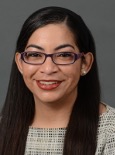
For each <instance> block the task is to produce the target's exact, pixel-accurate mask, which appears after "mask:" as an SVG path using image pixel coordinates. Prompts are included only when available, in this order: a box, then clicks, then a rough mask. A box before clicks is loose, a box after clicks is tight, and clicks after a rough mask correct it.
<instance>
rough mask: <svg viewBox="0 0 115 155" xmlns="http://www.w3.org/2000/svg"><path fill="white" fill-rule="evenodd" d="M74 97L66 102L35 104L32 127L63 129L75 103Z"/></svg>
mask: <svg viewBox="0 0 115 155" xmlns="http://www.w3.org/2000/svg"><path fill="white" fill-rule="evenodd" d="M75 99H76V95H75V96H74V97H72V98H71V99H68V100H66V101H58V102H55V103H41V102H35V116H34V120H33V123H32V125H31V126H32V127H36V128H65V127H67V125H68V121H69V117H70V114H71V111H72V107H73V104H74V102H75Z"/></svg>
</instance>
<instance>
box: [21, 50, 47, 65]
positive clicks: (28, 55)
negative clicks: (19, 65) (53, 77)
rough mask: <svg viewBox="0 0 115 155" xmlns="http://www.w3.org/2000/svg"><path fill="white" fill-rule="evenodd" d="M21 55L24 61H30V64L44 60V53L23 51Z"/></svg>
mask: <svg viewBox="0 0 115 155" xmlns="http://www.w3.org/2000/svg"><path fill="white" fill-rule="evenodd" d="M23 57H24V60H25V62H27V63H30V64H41V63H43V62H44V60H45V55H44V54H43V53H40V52H34V51H32V52H25V53H24V55H23Z"/></svg>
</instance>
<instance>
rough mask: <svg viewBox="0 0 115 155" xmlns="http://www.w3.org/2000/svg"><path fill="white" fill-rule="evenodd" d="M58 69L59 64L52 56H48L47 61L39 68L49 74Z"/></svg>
mask: <svg viewBox="0 0 115 155" xmlns="http://www.w3.org/2000/svg"><path fill="white" fill-rule="evenodd" d="M58 69H59V68H58V65H56V64H55V63H54V62H53V61H52V59H51V57H47V58H46V60H45V62H44V63H43V64H42V65H40V68H39V70H40V72H41V73H45V74H48V75H51V74H53V73H56V72H58Z"/></svg>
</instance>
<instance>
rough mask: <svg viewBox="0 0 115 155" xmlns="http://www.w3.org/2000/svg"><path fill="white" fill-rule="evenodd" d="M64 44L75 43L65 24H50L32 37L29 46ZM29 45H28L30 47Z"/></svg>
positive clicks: (38, 30)
mask: <svg viewBox="0 0 115 155" xmlns="http://www.w3.org/2000/svg"><path fill="white" fill-rule="evenodd" d="M34 43H39V44H45V43H46V44H48V43H49V44H56V43H57V44H62V43H72V44H73V43H75V39H74V35H73V33H72V32H71V31H70V29H69V28H68V26H67V25H66V24H65V23H60V24H48V25H46V26H44V27H41V28H38V29H37V30H36V31H34V32H33V34H32V35H31V36H30V38H29V40H28V44H34ZM28 44H27V45H28Z"/></svg>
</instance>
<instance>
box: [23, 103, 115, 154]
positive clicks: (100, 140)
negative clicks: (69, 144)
mask: <svg viewBox="0 0 115 155" xmlns="http://www.w3.org/2000/svg"><path fill="white" fill-rule="evenodd" d="M106 107H107V110H106V112H105V113H103V114H102V115H100V120H99V126H98V135H97V150H96V153H95V155H115V109H114V108H112V107H110V106H108V105H107V106H106ZM65 132H66V128H32V127H30V128H29V132H28V136H27V142H26V149H25V155H62V154H63V144H64V136H65Z"/></svg>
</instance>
